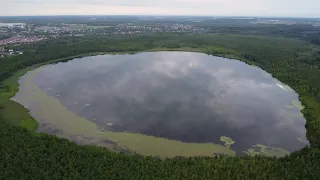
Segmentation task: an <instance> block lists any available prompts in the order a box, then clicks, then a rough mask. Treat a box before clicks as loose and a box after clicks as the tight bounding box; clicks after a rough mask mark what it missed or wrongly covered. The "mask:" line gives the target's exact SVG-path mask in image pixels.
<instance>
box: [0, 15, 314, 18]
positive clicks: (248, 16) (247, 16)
mask: <svg viewBox="0 0 320 180" xmlns="http://www.w3.org/2000/svg"><path fill="white" fill-rule="evenodd" d="M52 16H56V17H57V16H153V17H159V16H165V17H170V16H173V17H179V16H180V17H181V16H185V17H245V18H301V19H320V16H319V17H313V16H264V15H256V16H253V15H184V14H181V15H177V14H175V15H170V14H169V15H160V14H157V15H156V14H153V15H148V14H113V15H112V14H101V15H97V14H95V15H90V14H69V15H68V14H61V15H0V17H52Z"/></svg>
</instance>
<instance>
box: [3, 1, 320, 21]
mask: <svg viewBox="0 0 320 180" xmlns="http://www.w3.org/2000/svg"><path fill="white" fill-rule="evenodd" d="M0 4H1V6H0V16H33V15H190V16H194V15H200V16H201V15H202V16H271V17H273V16H278V17H320V11H319V9H318V7H320V1H319V0H304V1H301V0H162V1H147V0H10V1H8V0H0Z"/></svg>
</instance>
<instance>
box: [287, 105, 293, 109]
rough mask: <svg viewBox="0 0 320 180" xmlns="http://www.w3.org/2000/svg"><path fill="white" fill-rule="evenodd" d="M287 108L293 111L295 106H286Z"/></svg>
mask: <svg viewBox="0 0 320 180" xmlns="http://www.w3.org/2000/svg"><path fill="white" fill-rule="evenodd" d="M286 108H288V109H293V108H294V106H292V105H286Z"/></svg>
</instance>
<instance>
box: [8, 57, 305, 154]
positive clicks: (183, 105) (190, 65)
mask: <svg viewBox="0 0 320 180" xmlns="http://www.w3.org/2000/svg"><path fill="white" fill-rule="evenodd" d="M13 99H14V100H15V101H17V102H19V103H20V104H22V105H24V106H25V107H26V108H28V109H29V110H30V114H31V115H32V116H33V117H35V118H36V119H37V120H38V121H39V122H40V129H39V131H44V132H49V133H52V134H56V135H59V134H60V135H61V134H64V135H63V136H68V137H67V138H69V139H71V140H74V141H77V140H76V139H77V138H75V136H74V134H77V137H78V138H79V137H80V136H81V137H82V136H84V135H85V134H86V137H90V138H89V139H90V143H92V144H99V143H97V142H96V141H95V140H93V139H94V138H95V137H97V136H98V134H99V139H100V140H101V139H105V140H109V141H110V142H113V143H115V144H116V143H122V147H126V148H127V149H129V150H133V151H135V152H140V151H139V150H140V149H139V148H140V147H138V146H139V145H138V144H139V143H143V140H142V139H143V138H142V139H141V140H139V141H137V142H136V144H135V143H134V142H132V140H131V141H130V145H128V144H129V143H127V144H126V143H124V142H125V141H126V140H124V138H123V137H124V136H126V138H130V134H131V135H133V134H134V135H137V134H139V135H143V137H148V138H151V137H154V138H160V139H162V141H163V143H164V144H165V141H164V140H163V139H167V140H175V142H182V143H187V144H208V143H209V144H215V145H220V146H221V147H224V148H225V149H230V150H232V151H234V152H236V153H237V154H238V155H242V154H245V153H251V154H254V153H259V152H260V153H263V154H268V153H269V154H271V155H274V154H276V153H280V154H281V155H284V154H287V153H288V152H292V151H295V150H298V149H300V148H302V147H304V146H306V145H308V141H307V140H306V137H305V134H306V129H305V123H306V122H305V119H304V118H303V115H302V114H301V113H300V110H301V109H302V108H303V107H302V106H301V103H300V102H299V99H298V94H297V93H295V92H294V91H293V90H292V89H291V88H290V87H288V86H287V85H285V84H282V83H281V82H279V81H278V80H276V79H274V78H273V77H272V76H271V75H270V74H268V73H266V72H265V71H263V70H262V69H260V68H258V67H255V66H250V65H248V64H246V63H244V62H241V61H238V60H231V59H227V58H222V57H215V56H210V55H206V54H202V53H193V52H146V53H139V54H134V55H99V56H93V57H85V58H80V59H74V60H71V61H68V62H64V63H57V64H53V65H47V66H43V67H41V68H38V69H36V70H33V71H30V72H28V73H27V74H26V75H24V76H23V77H21V78H20V91H19V92H18V93H17V95H16V96H15V97H14V98H13ZM59 103H60V104H59ZM62 108H64V109H62ZM58 109H59V110H58ZM67 111H68V112H67ZM67 113H69V114H67ZM70 113H72V114H70ZM64 114H66V115H64ZM71 116H72V117H71ZM75 116H77V118H79V119H81V120H77V119H76V118H75ZM68 121H69V122H70V123H69V124H67V123H68ZM85 121H87V122H85ZM71 122H72V123H71ZM80 122H83V123H87V124H88V125H82V126H83V128H82V129H76V127H77V126H80V124H82V123H80ZM89 123H90V124H89ZM62 124H63V125H62ZM48 126H49V128H48ZM58 126H59V127H58ZM91 127H92V128H93V127H96V129H95V130H94V131H95V132H94V133H93V130H92V131H91V130H90V133H89V130H88V129H90V128H91ZM71 129H72V130H71ZM71 131H72V132H71ZM82 131H83V132H82ZM102 133H109V134H108V135H106V136H103V137H102V136H100V134H102ZM112 133H115V134H117V133H118V134H120V133H122V135H123V136H121V137H120V135H119V136H117V138H114V136H116V135H114V134H112ZM66 134H68V135H66ZM96 135H97V136H96ZM133 137H134V136H132V138H133ZM139 137H140V136H139ZM141 137H142V136H141ZM87 139H88V138H87ZM84 141H85V140H84V139H83V137H82V142H84ZM151 141H152V140H151V139H150V141H148V142H149V143H150V145H149V147H148V146H147V147H145V148H146V149H145V150H144V151H148V152H149V149H148V148H151V147H150V146H152V143H153V142H151ZM99 142H100V141H99ZM128 142H129V140H128ZM155 142H156V141H155ZM172 142H173V141H172ZM90 143H85V144H90ZM100 144H101V143H100ZM220 146H219V147H220ZM172 149H173V148H172ZM172 149H171V148H168V149H164V150H163V151H171V150H172ZM150 151H151V150H150ZM150 153H151V152H150ZM150 153H146V154H147V155H150ZM142 154H143V153H142ZM151 154H152V153H151ZM155 155H157V154H156V153H155ZM177 155H179V153H178V154H177ZM197 155H202V154H201V153H200V154H197Z"/></svg>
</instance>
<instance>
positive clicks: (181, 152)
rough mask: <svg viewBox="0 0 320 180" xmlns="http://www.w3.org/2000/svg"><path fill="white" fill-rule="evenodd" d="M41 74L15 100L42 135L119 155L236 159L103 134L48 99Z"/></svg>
mask: <svg viewBox="0 0 320 180" xmlns="http://www.w3.org/2000/svg"><path fill="white" fill-rule="evenodd" d="M39 71H41V68H39V69H36V70H33V71H30V72H28V73H27V74H26V75H25V76H24V77H23V78H22V80H21V81H20V90H19V92H18V93H17V95H16V96H15V97H14V98H13V99H14V100H15V101H17V102H19V103H20V104H23V105H24V106H25V107H28V109H29V110H30V113H31V115H32V116H33V117H34V118H35V119H37V120H38V121H39V124H40V128H39V131H42V132H48V133H50V134H54V135H57V136H60V137H64V138H67V139H69V140H73V141H75V142H80V143H81V144H93V145H97V146H103V147H107V148H111V149H113V150H116V151H117V150H118V151H119V150H120V151H124V150H125V151H128V152H134V153H137V154H142V155H150V156H159V157H163V158H165V157H169V158H171V157H175V156H185V157H189V156H213V155H215V154H225V155H230V156H233V155H235V152H234V151H233V150H231V149H229V148H227V147H224V146H222V145H217V144H213V143H185V142H181V141H176V140H169V139H165V138H159V137H154V136H147V135H143V134H137V133H127V132H109V131H101V130H100V129H99V127H98V126H97V125H96V124H95V123H93V122H91V121H89V120H87V119H85V118H82V117H79V116H77V115H75V114H74V113H72V112H70V111H68V109H67V108H66V107H64V106H63V105H62V104H61V103H60V101H59V100H58V99H57V98H55V97H52V96H48V95H47V94H46V93H45V92H43V91H42V90H41V89H40V88H38V87H37V86H36V85H34V84H33V82H32V81H33V78H34V77H35V76H36V74H37V72H39ZM110 125H111V124H110ZM224 139H225V138H224ZM227 139H228V138H226V139H225V140H227ZM231 142H232V140H231V141H230V140H229V141H228V142H226V143H227V144H230V145H231V144H233V143H231Z"/></svg>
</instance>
